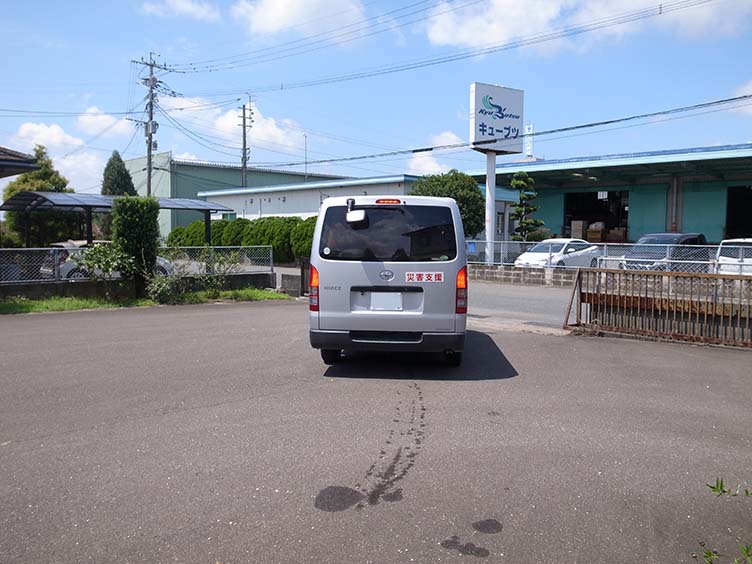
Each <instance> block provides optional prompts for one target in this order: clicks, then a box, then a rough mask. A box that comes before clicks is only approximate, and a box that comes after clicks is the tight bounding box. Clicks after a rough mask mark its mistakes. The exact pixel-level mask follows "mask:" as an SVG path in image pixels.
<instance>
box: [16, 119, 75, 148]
mask: <svg viewBox="0 0 752 564" xmlns="http://www.w3.org/2000/svg"><path fill="white" fill-rule="evenodd" d="M12 143H13V146H17V147H20V148H21V150H24V151H27V152H28V151H31V150H32V149H33V148H34V145H44V146H45V147H47V150H48V151H50V152H51V153H53V152H63V151H70V150H71V149H74V148H76V147H80V146H81V145H83V144H84V142H83V140H82V139H79V138H78V137H74V136H73V135H68V134H67V133H66V132H65V131H64V130H63V128H62V127H60V126H59V125H58V124H56V123H53V124H50V125H47V124H46V123H33V122H26V123H22V124H21V125H20V126H19V128H18V131H16V133H15V135H14V136H13V139H12Z"/></svg>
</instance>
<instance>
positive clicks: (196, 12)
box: [141, 0, 222, 22]
mask: <svg viewBox="0 0 752 564" xmlns="http://www.w3.org/2000/svg"><path fill="white" fill-rule="evenodd" d="M141 10H142V11H143V12H144V13H145V14H148V15H154V16H162V17H168V16H186V17H189V18H193V19H194V20H199V21H203V22H218V21H220V20H221V19H222V15H221V14H220V12H219V9H218V8H217V7H216V6H214V4H212V3H210V2H201V1H200V0H162V1H161V2H144V3H143V4H142V5H141Z"/></svg>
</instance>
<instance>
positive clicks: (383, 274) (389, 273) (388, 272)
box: [379, 270, 394, 282]
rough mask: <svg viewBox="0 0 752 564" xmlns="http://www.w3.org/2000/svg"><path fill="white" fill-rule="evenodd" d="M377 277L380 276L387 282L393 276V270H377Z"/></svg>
mask: <svg viewBox="0 0 752 564" xmlns="http://www.w3.org/2000/svg"><path fill="white" fill-rule="evenodd" d="M379 278H381V279H382V280H383V281H385V282H389V281H390V280H392V279H393V278H394V272H392V271H391V270H382V271H381V272H379Z"/></svg>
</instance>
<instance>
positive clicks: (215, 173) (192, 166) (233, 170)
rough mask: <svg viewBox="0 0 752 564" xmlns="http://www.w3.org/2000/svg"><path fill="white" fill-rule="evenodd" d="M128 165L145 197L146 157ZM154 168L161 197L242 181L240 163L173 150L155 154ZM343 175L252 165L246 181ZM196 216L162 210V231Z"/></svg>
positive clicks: (186, 194)
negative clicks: (194, 157) (200, 158)
mask: <svg viewBox="0 0 752 564" xmlns="http://www.w3.org/2000/svg"><path fill="white" fill-rule="evenodd" d="M125 166H126V168H127V169H128V172H130V174H131V177H132V178H133V184H134V186H135V188H136V191H137V192H138V193H139V195H142V196H145V195H146V157H139V158H137V159H130V160H127V161H125ZM152 169H153V170H152V180H151V187H152V195H154V196H158V197H164V198H191V199H199V198H198V193H199V192H205V191H208V190H218V189H221V188H228V187H236V186H240V185H241V184H242V171H241V167H240V165H233V164H227V163H212V162H204V161H189V160H182V159H175V158H173V157H172V153H170V152H167V153H158V154H155V155H153V157H152ZM340 178H343V177H342V176H331V175H326V174H310V173H309V174H304V173H302V172H291V171H279V170H272V169H263V168H254V167H249V168H248V173H247V184H248V186H249V187H259V186H272V185H279V184H297V183H300V182H303V181H304V180H306V181H308V182H316V181H321V180H332V179H340ZM197 219H203V216H202V215H201V214H200V213H198V212H191V211H178V210H162V211H161V212H160V216H159V229H160V233H161V234H162V236H163V237H166V236H167V235H168V234H169V233H170V231H172V230H173V229H174V228H175V227H179V226H186V225H188V224H189V223H191V222H193V221H195V220H197Z"/></svg>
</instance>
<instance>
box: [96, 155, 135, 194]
mask: <svg viewBox="0 0 752 564" xmlns="http://www.w3.org/2000/svg"><path fill="white" fill-rule="evenodd" d="M102 194H106V195H110V196H138V193H137V192H136V189H135V188H134V187H133V179H132V178H131V173H130V172H128V169H127V168H125V163H124V162H123V159H122V158H120V153H118V152H117V151H112V156H111V157H110V160H109V161H107V165H106V166H105V167H104V176H103V177H102Z"/></svg>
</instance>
